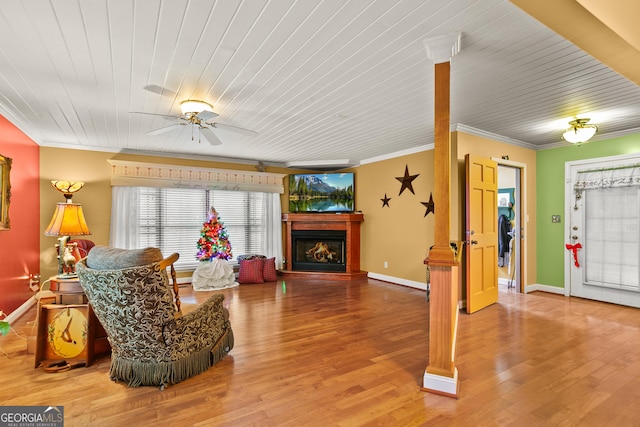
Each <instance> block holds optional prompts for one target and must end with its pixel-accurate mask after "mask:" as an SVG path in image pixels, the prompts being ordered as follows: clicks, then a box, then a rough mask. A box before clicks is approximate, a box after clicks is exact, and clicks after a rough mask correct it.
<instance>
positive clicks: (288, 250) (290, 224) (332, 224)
mask: <svg viewBox="0 0 640 427" xmlns="http://www.w3.org/2000/svg"><path fill="white" fill-rule="evenodd" d="M282 221H283V222H284V223H285V226H286V227H285V233H286V239H287V240H286V245H285V261H286V265H285V268H284V269H283V270H282V271H281V272H282V274H284V275H289V276H291V275H295V276H300V277H306V278H309V279H324V280H355V279H361V278H362V279H364V278H366V277H367V272H366V271H361V270H360V223H362V221H364V215H363V214H361V213H285V214H282ZM293 230H310V231H316V230H340V231H345V232H346V233H345V234H346V253H347V259H346V263H345V264H346V271H345V272H344V273H343V272H333V271H327V272H325V271H296V270H290V268H291V266H293V259H292V245H291V232H292V231H293Z"/></svg>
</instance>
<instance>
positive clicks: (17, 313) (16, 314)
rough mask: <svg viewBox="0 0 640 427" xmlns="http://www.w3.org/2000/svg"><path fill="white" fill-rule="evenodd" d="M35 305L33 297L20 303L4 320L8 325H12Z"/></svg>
mask: <svg viewBox="0 0 640 427" xmlns="http://www.w3.org/2000/svg"><path fill="white" fill-rule="evenodd" d="M35 304H36V297H35V295H34V296H32V297H31V298H29V299H28V300H26V301H25V302H23V303H22V305H21V306H20V307H18V308H16V309H15V310H13V311H12V312H11V314H9V315H8V316H7V318H6V319H5V320H6V321H7V322H9V323H10V324H13V323H14V322H15V321H16V320H18V319H19V318H21V317H22V316H23V315H24V314H25V313H26V312H27V311H29V309H30V308H31V307H33V306H34V305H35Z"/></svg>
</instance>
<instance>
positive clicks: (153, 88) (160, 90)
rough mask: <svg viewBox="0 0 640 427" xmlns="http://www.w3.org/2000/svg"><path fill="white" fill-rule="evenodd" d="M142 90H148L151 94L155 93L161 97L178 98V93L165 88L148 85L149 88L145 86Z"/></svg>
mask: <svg viewBox="0 0 640 427" xmlns="http://www.w3.org/2000/svg"><path fill="white" fill-rule="evenodd" d="M142 89H144V90H146V91H148V92H151V93H155V94H158V95H161V96H176V95H177V93H176V92H174V91H172V90H169V89H167V88H165V87H162V86H158V85H147V86H144V87H143V88H142Z"/></svg>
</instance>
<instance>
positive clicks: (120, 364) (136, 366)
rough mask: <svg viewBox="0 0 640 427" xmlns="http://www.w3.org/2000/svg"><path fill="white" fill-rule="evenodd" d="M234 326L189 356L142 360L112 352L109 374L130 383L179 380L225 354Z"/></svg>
mask: <svg viewBox="0 0 640 427" xmlns="http://www.w3.org/2000/svg"><path fill="white" fill-rule="evenodd" d="M233 345H234V338H233V330H232V329H231V328H229V329H228V330H227V331H226V332H225V334H224V335H223V336H222V337H220V339H219V340H218V341H217V342H216V343H214V344H212V345H211V346H207V347H205V348H203V349H202V350H200V351H196V352H193V353H191V354H190V355H189V356H187V357H185V358H182V359H179V360H174V361H169V362H140V361H135V360H129V359H124V358H121V357H118V356H115V355H111V369H110V371H109V377H110V378H111V380H113V381H126V382H127V385H128V386H129V387H139V386H147V385H150V386H160V387H162V388H163V387H164V386H165V385H167V384H176V383H179V382H180V381H183V380H186V379H187V378H191V377H193V376H195V375H198V374H200V373H202V372H204V371H206V370H207V369H209V368H210V367H211V366H213V365H215V364H216V363H217V362H218V361H220V360H221V359H222V358H224V357H225V356H226V355H227V354H228V353H229V351H231V349H232V348H233Z"/></svg>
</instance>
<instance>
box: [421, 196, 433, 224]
mask: <svg viewBox="0 0 640 427" xmlns="http://www.w3.org/2000/svg"><path fill="white" fill-rule="evenodd" d="M420 203H422V204H423V205H424V207H426V208H427V211H426V212H425V213H424V216H427V215H429V213H432V214H434V215H435V214H436V210H435V209H436V205H435V203H433V193H429V201H428V202H420ZM423 218H424V217H423Z"/></svg>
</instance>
